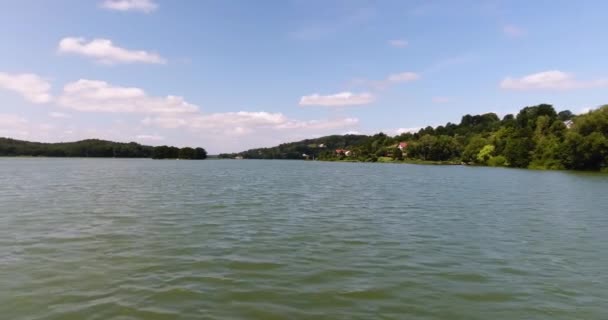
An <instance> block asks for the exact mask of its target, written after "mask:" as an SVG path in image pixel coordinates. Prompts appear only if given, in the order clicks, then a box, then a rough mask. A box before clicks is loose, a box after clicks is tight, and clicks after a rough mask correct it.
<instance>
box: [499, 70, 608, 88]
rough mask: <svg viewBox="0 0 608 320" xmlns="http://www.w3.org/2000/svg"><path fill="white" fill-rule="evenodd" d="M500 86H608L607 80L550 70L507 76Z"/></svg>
mask: <svg viewBox="0 0 608 320" xmlns="http://www.w3.org/2000/svg"><path fill="white" fill-rule="evenodd" d="M500 87H501V88H503V89H509V90H572V89H584V88H598V87H608V80H607V79H599V80H592V81H580V80H577V79H576V78H575V77H574V75H572V74H570V73H565V72H562V71H558V70H550V71H544V72H539V73H534V74H530V75H527V76H523V77H521V78H511V77H507V78H505V79H504V80H502V82H501V83H500Z"/></svg>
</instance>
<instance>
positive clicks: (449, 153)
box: [220, 104, 608, 171]
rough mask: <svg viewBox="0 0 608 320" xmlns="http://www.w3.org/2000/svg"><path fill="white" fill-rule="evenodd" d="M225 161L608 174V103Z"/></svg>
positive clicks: (480, 118)
mask: <svg viewBox="0 0 608 320" xmlns="http://www.w3.org/2000/svg"><path fill="white" fill-rule="evenodd" d="M220 157H223V158H235V157H243V158H245V159H310V158H313V157H314V159H319V160H329V161H338V160H348V161H367V162H375V161H393V162H399V161H427V162H443V163H466V164H474V165H487V166H505V167H516V168H533V169H574V170H593V171H598V170H603V171H606V170H608V169H607V167H608V105H607V106H603V107H600V108H598V109H596V110H594V111H590V112H588V113H586V114H582V115H578V116H577V115H574V114H572V112H570V111H568V110H565V111H561V112H559V113H558V112H556V111H555V109H554V108H553V106H551V105H548V104H541V105H537V106H531V107H525V108H523V109H522V110H521V111H520V112H519V113H518V114H517V115H512V114H509V115H506V116H504V117H503V118H502V119H500V118H499V117H498V116H497V115H496V114H494V113H486V114H481V115H474V116H472V115H465V116H463V117H462V119H461V121H460V123H458V124H454V123H447V124H445V125H443V126H437V127H430V126H429V127H426V128H424V129H421V130H419V131H418V132H416V133H404V134H401V135H398V136H388V135H386V134H384V133H378V134H376V135H373V136H365V135H345V136H339V135H338V136H328V137H322V138H318V139H309V140H303V141H299V142H292V143H286V144H281V145H279V146H276V147H273V148H262V149H252V150H248V151H244V152H240V153H237V154H223V155H220Z"/></svg>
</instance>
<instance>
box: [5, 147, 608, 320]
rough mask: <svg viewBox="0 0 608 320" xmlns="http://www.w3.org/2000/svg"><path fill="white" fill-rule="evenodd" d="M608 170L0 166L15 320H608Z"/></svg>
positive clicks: (246, 164) (56, 162)
mask: <svg viewBox="0 0 608 320" xmlns="http://www.w3.org/2000/svg"><path fill="white" fill-rule="evenodd" d="M607 191H608V176H606V175H592V174H580V173H569V172H544V171H529V170H509V169H492V168H471V167H460V166H417V165H392V164H358V163H327V162H305V161H153V160H118V159H97V160H96V159H0V315H2V316H1V318H2V319H32V320H34V319H91V320H93V319H104V320H105V319H116V320H119V319H120V320H126V319H446V320H447V319H450V320H452V319H463V320H465V319H466V320H471V319H493V320H497V319H608V307H607V306H608V271H607V270H608V197H607Z"/></svg>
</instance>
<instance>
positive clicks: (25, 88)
mask: <svg viewBox="0 0 608 320" xmlns="http://www.w3.org/2000/svg"><path fill="white" fill-rule="evenodd" d="M0 89H5V90H9V91H13V92H16V93H18V94H20V95H21V96H23V98H24V99H26V100H28V101H30V102H32V103H47V102H49V101H51V99H52V97H51V94H50V90H51V84H50V83H49V82H47V81H46V80H44V79H42V78H41V77H40V76H38V75H35V74H32V73H20V74H10V73H4V72H0Z"/></svg>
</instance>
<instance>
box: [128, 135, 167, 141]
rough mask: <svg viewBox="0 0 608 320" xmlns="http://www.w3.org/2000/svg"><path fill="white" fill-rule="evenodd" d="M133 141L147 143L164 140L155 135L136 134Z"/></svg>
mask: <svg viewBox="0 0 608 320" xmlns="http://www.w3.org/2000/svg"><path fill="white" fill-rule="evenodd" d="M135 139H137V140H147V141H163V140H165V137H163V136H159V135H155V134H138V135H136V136H135Z"/></svg>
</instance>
